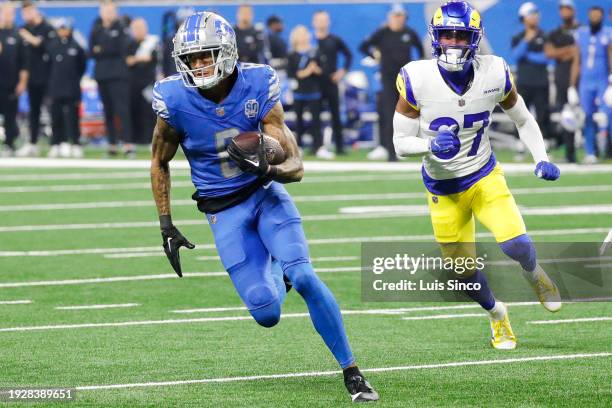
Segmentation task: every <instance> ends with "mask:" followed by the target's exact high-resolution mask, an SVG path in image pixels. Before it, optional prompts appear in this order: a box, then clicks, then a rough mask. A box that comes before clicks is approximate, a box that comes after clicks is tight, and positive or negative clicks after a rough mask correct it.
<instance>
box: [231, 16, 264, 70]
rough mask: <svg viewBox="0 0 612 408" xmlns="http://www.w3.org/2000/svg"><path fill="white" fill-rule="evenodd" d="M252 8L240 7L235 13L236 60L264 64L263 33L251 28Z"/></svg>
mask: <svg viewBox="0 0 612 408" xmlns="http://www.w3.org/2000/svg"><path fill="white" fill-rule="evenodd" d="M253 17H254V16H253V7H251V6H240V7H238V12H237V13H236V25H235V26H234V31H235V32H236V45H237V46H238V60H239V61H242V62H253V63H256V64H263V63H265V62H266V59H265V56H264V36H265V35H264V32H263V30H261V29H259V28H258V27H254V26H253Z"/></svg>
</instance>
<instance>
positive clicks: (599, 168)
mask: <svg viewBox="0 0 612 408" xmlns="http://www.w3.org/2000/svg"><path fill="white" fill-rule="evenodd" d="M558 166H559V168H560V169H561V173H563V174H589V173H608V172H612V165H609V164H596V165H577V164H565V163H561V164H559V165H558ZM1 167H5V168H28V167H29V168H41V169H42V168H66V169H68V168H70V169H76V168H89V169H142V170H148V169H149V168H150V167H151V162H150V161H149V160H101V159H76V160H75V159H68V160H66V159H46V158H5V159H2V160H1V161H0V168H1ZM502 167H503V169H504V172H505V173H517V172H518V173H533V169H534V165H533V164H531V163H506V164H503V165H502ZM171 168H172V169H173V170H174V169H180V170H188V169H189V163H188V162H187V160H173V161H172V162H171ZM304 169H305V170H306V171H324V172H349V171H372V172H395V171H414V172H420V171H421V163H419V162H411V163H408V162H399V163H384V162H348V161H347V162H341V161H331V162H326V161H310V160H308V161H305V162H304Z"/></svg>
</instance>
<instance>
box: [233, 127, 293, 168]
mask: <svg viewBox="0 0 612 408" xmlns="http://www.w3.org/2000/svg"><path fill="white" fill-rule="evenodd" d="M232 140H233V142H234V144H236V146H238V147H239V148H240V150H242V151H244V152H245V153H246V154H257V148H258V146H259V132H244V133H241V134H239V135H237V136H235V137H234V138H233V139H232ZM264 147H265V149H266V158H267V159H268V163H270V164H281V163H282V162H284V161H285V151H284V150H283V148H282V146H281V145H280V143H279V142H278V140H276V139H275V138H273V137H272V136H268V135H264Z"/></svg>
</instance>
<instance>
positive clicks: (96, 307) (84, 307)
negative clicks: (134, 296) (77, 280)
mask: <svg viewBox="0 0 612 408" xmlns="http://www.w3.org/2000/svg"><path fill="white" fill-rule="evenodd" d="M136 306H140V304H139V303H117V304H108V305H81V306H57V307H56V308H55V309H57V310H89V309H116V308H124V307H136Z"/></svg>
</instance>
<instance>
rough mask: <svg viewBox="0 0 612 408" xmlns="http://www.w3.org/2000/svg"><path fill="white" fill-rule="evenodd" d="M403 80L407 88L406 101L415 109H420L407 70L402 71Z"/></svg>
mask: <svg viewBox="0 0 612 408" xmlns="http://www.w3.org/2000/svg"><path fill="white" fill-rule="evenodd" d="M400 73H401V75H402V79H403V80H404V86H405V87H406V101H407V102H408V103H409V104H410V106H412V107H413V108H415V109H418V107H417V106H418V104H417V101H416V98H415V97H414V91H413V90H412V84H411V83H410V77H409V76H408V72H406V69H405V68H402V69H401V70H400Z"/></svg>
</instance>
